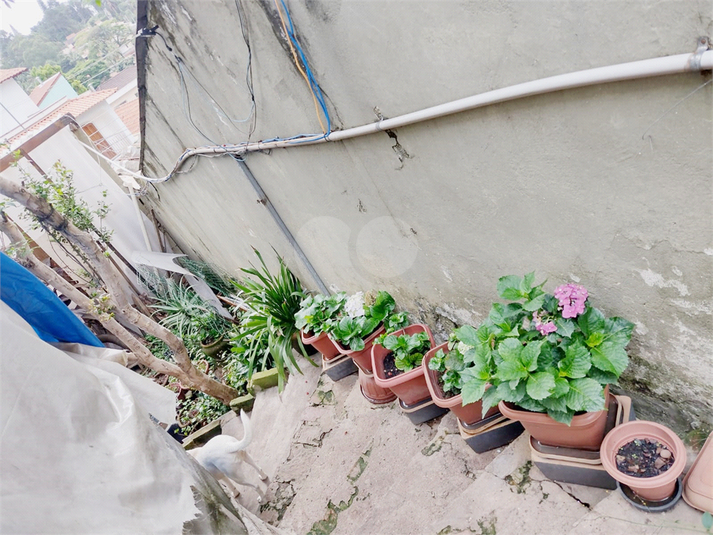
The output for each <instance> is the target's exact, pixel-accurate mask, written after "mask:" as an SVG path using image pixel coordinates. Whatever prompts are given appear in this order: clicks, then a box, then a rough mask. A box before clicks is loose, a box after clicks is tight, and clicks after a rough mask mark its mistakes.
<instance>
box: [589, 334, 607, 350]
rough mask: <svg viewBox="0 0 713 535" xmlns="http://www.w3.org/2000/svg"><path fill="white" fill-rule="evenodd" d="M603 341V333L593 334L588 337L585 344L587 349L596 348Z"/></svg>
mask: <svg viewBox="0 0 713 535" xmlns="http://www.w3.org/2000/svg"><path fill="white" fill-rule="evenodd" d="M603 341H604V333H602V332H595V333H592V334H590V335H589V337H588V338H587V341H586V342H585V343H586V344H587V346H588V347H596V346H598V345H599V344H601V343H602V342H603Z"/></svg>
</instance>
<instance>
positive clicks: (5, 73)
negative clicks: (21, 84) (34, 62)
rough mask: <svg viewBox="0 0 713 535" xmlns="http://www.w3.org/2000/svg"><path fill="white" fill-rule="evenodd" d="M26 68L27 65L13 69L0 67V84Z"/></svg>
mask: <svg viewBox="0 0 713 535" xmlns="http://www.w3.org/2000/svg"><path fill="white" fill-rule="evenodd" d="M26 70H27V67H16V68H14V69H0V84H1V83H3V82H4V81H6V80H9V79H10V78H15V76H17V75H18V74H22V73H23V72H25V71H26Z"/></svg>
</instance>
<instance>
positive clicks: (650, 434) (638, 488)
mask: <svg viewBox="0 0 713 535" xmlns="http://www.w3.org/2000/svg"><path fill="white" fill-rule="evenodd" d="M644 438H650V439H654V440H657V441H659V442H660V443H661V444H663V445H664V446H666V447H667V448H668V449H669V450H670V451H671V453H673V456H674V461H673V464H672V465H671V467H670V468H669V469H668V470H666V471H665V472H663V473H662V474H660V475H658V476H654V477H634V476H630V475H627V474H625V473H623V472H620V471H619V469H618V468H617V466H616V456H617V453H618V452H619V448H621V447H622V446H625V445H626V444H628V443H629V442H631V441H632V440H636V439H644ZM600 458H601V460H602V466H604V469H605V470H606V471H607V473H608V474H609V475H610V476H611V477H613V478H614V479H616V480H617V481H618V482H619V483H621V484H624V485H626V486H627V487H629V488H630V489H631V490H632V491H634V493H636V494H637V495H638V496H639V497H640V498H642V499H643V500H648V501H652V502H659V501H663V500H665V499H667V498H669V497H671V496H672V495H673V493H674V490H675V489H676V482H677V480H678V476H680V475H681V473H682V472H683V469H684V468H685V467H686V460H687V458H686V446H684V445H683V441H682V440H681V439H680V438H678V435H676V433H674V432H673V431H671V430H670V429H669V428H668V427H665V426H663V425H660V424H657V423H655V422H647V421H645V420H635V421H633V422H626V423H623V424H621V425H619V426H617V427H615V428H614V429H612V430H611V431H610V432H609V433H608V434H607V436H606V437H604V441H603V442H602V447H601V452H600Z"/></svg>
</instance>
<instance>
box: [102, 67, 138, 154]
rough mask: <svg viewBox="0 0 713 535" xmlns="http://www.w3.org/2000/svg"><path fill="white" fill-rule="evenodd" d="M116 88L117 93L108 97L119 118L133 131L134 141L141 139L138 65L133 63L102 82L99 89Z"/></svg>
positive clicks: (108, 101)
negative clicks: (137, 82)
mask: <svg viewBox="0 0 713 535" xmlns="http://www.w3.org/2000/svg"><path fill="white" fill-rule="evenodd" d="M107 89H116V93H114V94H113V95H111V96H109V97H108V98H107V99H106V102H107V104H109V105H110V106H111V107H112V108H113V110H114V111H115V112H116V114H117V115H118V116H119V119H121V121H122V122H123V123H124V124H125V125H126V128H127V129H128V130H129V132H131V137H132V140H133V141H138V139H139V131H140V126H139V89H138V86H137V84H136V65H131V66H130V67H127V68H126V69H124V70H123V71H121V72H118V73H116V74H115V75H113V76H112V77H111V78H109V79H108V80H105V81H104V82H102V83H101V84H100V85H99V87H97V91H103V90H107Z"/></svg>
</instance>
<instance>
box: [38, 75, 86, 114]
mask: <svg viewBox="0 0 713 535" xmlns="http://www.w3.org/2000/svg"><path fill="white" fill-rule="evenodd" d="M76 96H77V92H76V91H75V90H74V88H73V87H72V86H71V85H70V83H69V82H68V81H67V79H66V78H65V77H64V76H63V75H62V73H61V72H58V73H57V74H55V75H53V76H50V77H49V78H47V80H45V81H44V82H42V83H41V84H40V85H38V86H37V87H35V88H34V89H33V90H32V93H30V99H31V100H32V102H34V103H35V104H36V105H37V106H38V107H39V108H40V109H41V110H42V109H44V108H46V107H48V106H50V105H52V104H54V103H55V102H57V101H59V100H62V99H63V98H65V97H66V98H74V97H76Z"/></svg>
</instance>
